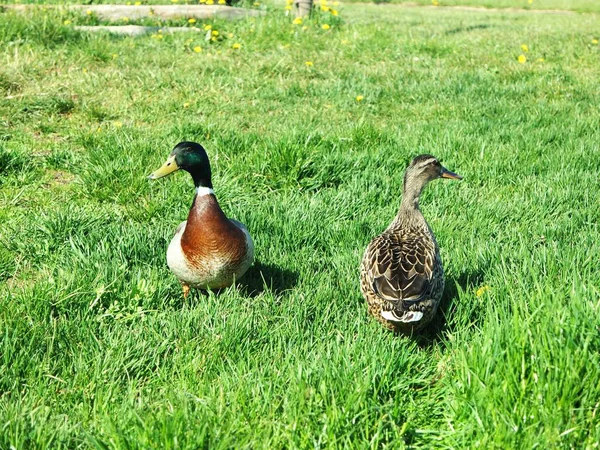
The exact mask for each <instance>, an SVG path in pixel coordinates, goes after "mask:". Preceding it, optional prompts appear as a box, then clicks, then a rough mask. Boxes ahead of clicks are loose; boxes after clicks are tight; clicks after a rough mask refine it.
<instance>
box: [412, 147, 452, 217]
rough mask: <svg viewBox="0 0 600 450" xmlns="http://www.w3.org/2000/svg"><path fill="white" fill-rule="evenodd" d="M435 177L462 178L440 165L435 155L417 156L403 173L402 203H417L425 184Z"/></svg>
mask: <svg viewBox="0 0 600 450" xmlns="http://www.w3.org/2000/svg"><path fill="white" fill-rule="evenodd" d="M437 178H449V179H452V180H462V177H461V176H460V175H458V174H456V173H454V172H451V171H449V170H448V169H446V168H445V167H444V166H442V165H441V164H440V162H439V161H438V160H437V158H436V157H435V156H432V155H419V156H417V157H416V158H415V159H413V160H412V161H411V163H410V164H409V165H408V167H407V168H406V173H405V174H404V195H403V196H402V201H403V203H405V204H410V205H418V202H419V196H420V195H421V191H422V190H423V188H424V187H425V185H426V184H427V183H429V182H430V181H432V180H435V179H437Z"/></svg>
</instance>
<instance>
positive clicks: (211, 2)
mask: <svg viewBox="0 0 600 450" xmlns="http://www.w3.org/2000/svg"><path fill="white" fill-rule="evenodd" d="M206 4H207V5H214V4H215V2H214V1H213V0H206Z"/></svg>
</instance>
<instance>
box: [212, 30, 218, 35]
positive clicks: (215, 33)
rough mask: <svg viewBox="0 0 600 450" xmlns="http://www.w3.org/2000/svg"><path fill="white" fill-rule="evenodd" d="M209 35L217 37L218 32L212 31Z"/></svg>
mask: <svg viewBox="0 0 600 450" xmlns="http://www.w3.org/2000/svg"><path fill="white" fill-rule="evenodd" d="M211 34H212V35H213V36H218V35H219V32H218V31H217V30H212V33H211Z"/></svg>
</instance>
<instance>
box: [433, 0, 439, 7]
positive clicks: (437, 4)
mask: <svg viewBox="0 0 600 450" xmlns="http://www.w3.org/2000/svg"><path fill="white" fill-rule="evenodd" d="M431 4H432V5H433V6H440V2H438V0H431Z"/></svg>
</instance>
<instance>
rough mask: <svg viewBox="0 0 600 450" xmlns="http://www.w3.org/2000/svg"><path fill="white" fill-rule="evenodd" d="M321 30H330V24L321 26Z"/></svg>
mask: <svg viewBox="0 0 600 450" xmlns="http://www.w3.org/2000/svg"><path fill="white" fill-rule="evenodd" d="M321 28H323V29H324V30H329V29H330V28H331V27H330V26H329V25H328V24H326V23H324V24H323V25H321Z"/></svg>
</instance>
